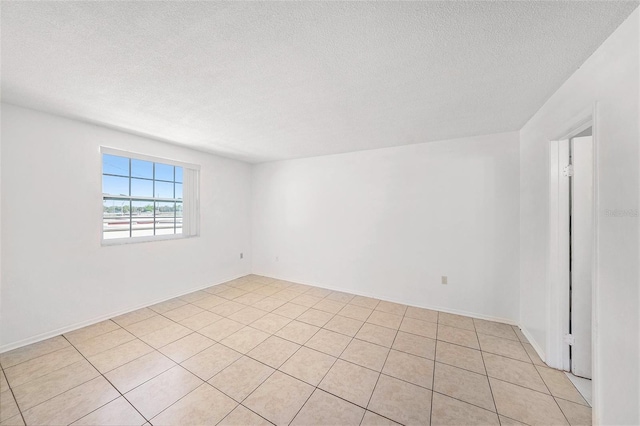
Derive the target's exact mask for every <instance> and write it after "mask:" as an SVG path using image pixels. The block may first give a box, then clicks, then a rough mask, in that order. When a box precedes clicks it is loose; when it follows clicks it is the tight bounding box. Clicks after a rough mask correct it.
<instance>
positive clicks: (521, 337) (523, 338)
mask: <svg viewBox="0 0 640 426" xmlns="http://www.w3.org/2000/svg"><path fill="white" fill-rule="evenodd" d="M511 327H512V328H513V332H514V333H516V336H517V337H518V340H520V341H521V342H522V343H529V339H527V337H526V336H525V335H524V333H523V332H522V330H520V327H518V326H517V325H512V326H511Z"/></svg>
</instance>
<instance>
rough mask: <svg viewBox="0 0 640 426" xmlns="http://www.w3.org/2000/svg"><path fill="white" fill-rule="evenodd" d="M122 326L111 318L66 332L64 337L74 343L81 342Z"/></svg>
mask: <svg viewBox="0 0 640 426" xmlns="http://www.w3.org/2000/svg"><path fill="white" fill-rule="evenodd" d="M119 328H120V326H119V325H118V324H116V323H115V322H113V321H111V320H106V321H101V322H98V323H96V324H92V325H90V326H87V327H83V328H80V329H78V330H74V331H70V332H69V333H65V334H64V337H65V338H66V339H67V340H68V341H69V342H71V344H72V345H75V344H77V343H80V342H82V341H84V340H88V339H91V338H93V337H96V336H99V335H101V334H105V333H108V332H110V331H113V330H117V329H119Z"/></svg>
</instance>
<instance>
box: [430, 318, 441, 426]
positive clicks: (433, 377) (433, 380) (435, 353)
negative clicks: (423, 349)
mask: <svg viewBox="0 0 640 426" xmlns="http://www.w3.org/2000/svg"><path fill="white" fill-rule="evenodd" d="M439 319H440V313H438V315H437V318H436V321H437V320H439ZM439 328H440V324H439V323H437V322H436V344H435V346H434V348H433V372H432V374H431V407H430V408H429V424H432V423H433V420H432V419H433V394H434V393H435V389H436V359H437V358H438V329H439Z"/></svg>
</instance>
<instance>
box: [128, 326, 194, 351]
mask: <svg viewBox="0 0 640 426" xmlns="http://www.w3.org/2000/svg"><path fill="white" fill-rule="evenodd" d="M191 333H193V331H191V330H190V329H188V328H187V327H185V326H183V325H180V324H177V323H175V322H174V323H172V324H171V325H170V326H168V327H165V328H162V329H160V330H158V331H154V332H153V333H149V334H145V335H144V336H142V337H140V340H142V341H143V342H145V343H146V344H148V345H149V346H152V347H154V348H156V349H158V348H161V347H163V346H165V345H168V344H169V343H171V342H175V341H176V340H178V339H180V338H182V337H185V336H187V335H189V334H191Z"/></svg>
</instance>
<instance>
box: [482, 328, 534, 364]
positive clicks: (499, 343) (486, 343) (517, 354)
mask: <svg viewBox="0 0 640 426" xmlns="http://www.w3.org/2000/svg"><path fill="white" fill-rule="evenodd" d="M478 340H479V341H480V348H481V349H482V352H490V353H492V354H496V355H502V356H506V357H507V358H513V359H517V360H520V361H525V362H531V359H530V358H529V355H527V353H526V352H525V350H524V348H523V347H522V343H520V342H519V341H517V340H508V339H502V338H500V337H495V336H489V335H486V334H481V333H478Z"/></svg>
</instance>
